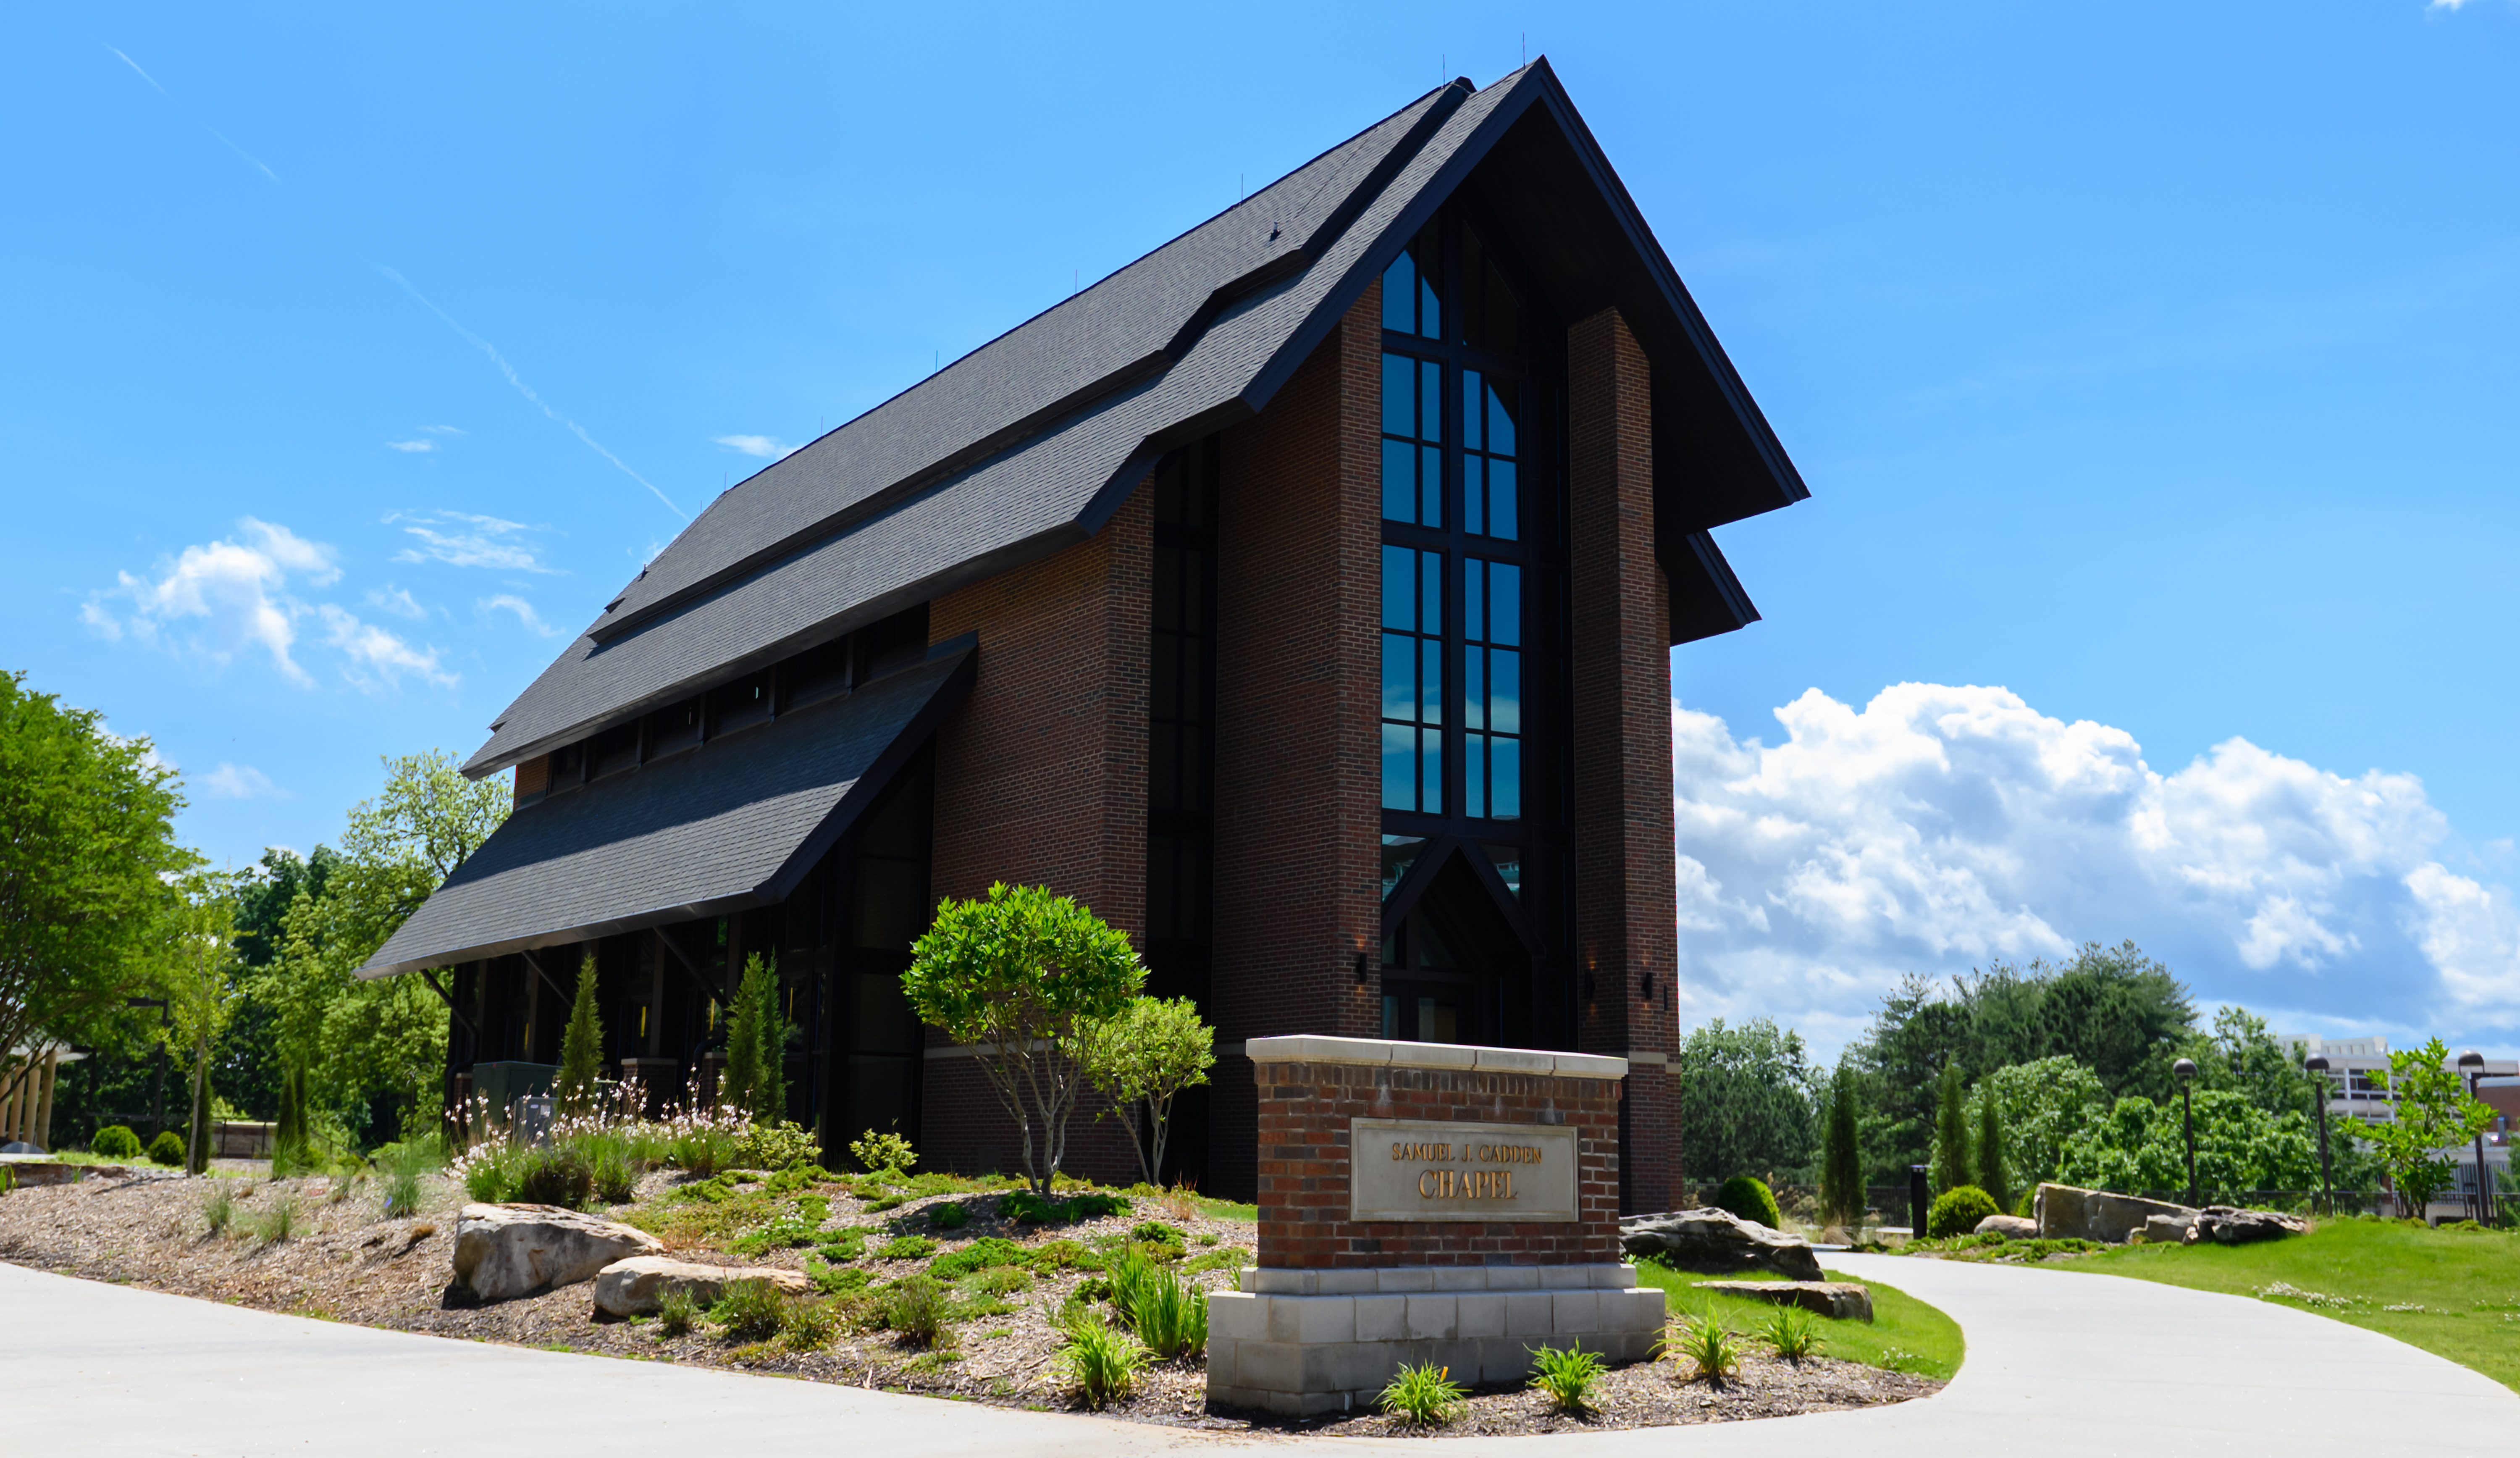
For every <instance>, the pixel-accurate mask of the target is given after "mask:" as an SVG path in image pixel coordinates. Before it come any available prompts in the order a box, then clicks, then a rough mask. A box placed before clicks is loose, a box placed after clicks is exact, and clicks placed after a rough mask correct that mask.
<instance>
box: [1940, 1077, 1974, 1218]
mask: <svg viewBox="0 0 2520 1458" xmlns="http://www.w3.org/2000/svg"><path fill="white" fill-rule="evenodd" d="M1966 1093H1967V1090H1966V1089H1965V1088H1964V1087H1963V1085H1962V1079H1961V1074H1960V1066H1959V1065H1958V1064H1957V1063H1947V1064H1945V1065H1943V1076H1942V1081H1941V1083H1940V1084H1939V1085H1938V1087H1937V1093H1936V1103H1935V1109H1934V1188H1935V1189H1937V1190H1957V1189H1958V1188H1959V1187H1960V1186H1962V1185H1967V1184H1974V1183H1976V1181H1974V1180H1972V1179H1970V1178H1969V1159H1968V1120H1967V1119H1966V1118H1965V1117H1964V1116H1963V1115H1962V1112H1961V1106H1962V1100H1963V1099H1964V1097H1965V1096H1966Z"/></svg>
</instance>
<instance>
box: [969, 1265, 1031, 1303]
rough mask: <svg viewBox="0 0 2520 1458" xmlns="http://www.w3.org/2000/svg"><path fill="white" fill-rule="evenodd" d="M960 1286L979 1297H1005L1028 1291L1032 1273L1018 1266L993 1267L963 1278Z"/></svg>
mask: <svg viewBox="0 0 2520 1458" xmlns="http://www.w3.org/2000/svg"><path fill="white" fill-rule="evenodd" d="M961 1284H962V1287H963V1289H964V1290H965V1291H968V1292H973V1293H975V1294H977V1295H980V1296H1006V1295H1008V1294H1010V1293H1012V1292H1017V1291H1030V1290H1031V1289H1032V1272H1030V1271H1027V1270H1025V1269H1024V1268H1023V1267H1022V1266H1019V1265H993V1266H990V1267H988V1268H986V1269H985V1270H978V1271H974V1272H972V1273H971V1274H970V1275H968V1276H966V1277H964V1278H963V1280H962V1283H961Z"/></svg>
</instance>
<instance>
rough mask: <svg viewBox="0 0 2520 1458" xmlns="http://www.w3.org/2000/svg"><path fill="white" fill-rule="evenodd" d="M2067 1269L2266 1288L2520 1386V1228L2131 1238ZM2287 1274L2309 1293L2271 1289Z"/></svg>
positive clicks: (2256, 1290) (2336, 1227)
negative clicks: (2227, 1241)
mask: <svg viewBox="0 0 2520 1458" xmlns="http://www.w3.org/2000/svg"><path fill="white" fill-rule="evenodd" d="M2056 1269H2058V1270H2069V1271H2095V1272H2101V1273H2105V1274H2108V1275H2112V1276H2133V1277H2136V1278H2137V1279H2138V1280H2144V1281H2159V1282H2162V1283H2163V1284H2165V1285H2169V1286H2185V1287H2190V1288H2192V1289H2194V1290H2198V1291H2221V1292H2228V1293H2230V1294H2231V1295H2234V1296H2259V1297H2260V1298H2261V1299H2270V1300H2275V1301H2279V1302H2281V1303H2282V1304H2284V1305H2288V1306H2292V1307H2294V1308H2296V1309H2299V1310H2304V1311H2316V1312H2318V1314H2319V1315H2321V1316H2327V1317H2332V1318H2334V1319H2336V1320H2338V1321H2343V1322H2350V1323H2352V1324H2353V1325H2355V1326H2359V1327H2367V1328H2368V1329H2370V1330H2372V1331H2375V1332H2381V1333H2384V1334H2386V1335H2388V1336H2392V1337H2395V1338H2397V1339H2398V1340H2399V1341H2401V1342H2404V1343H2407V1344H2409V1345H2413V1346H2420V1347H2422V1348H2423V1349H2424V1350H2426V1351H2429V1352H2434V1353H2436V1354H2438V1355H2441V1356H2446V1357H2448V1358H2450V1359H2451V1360H2452V1361H2453V1362H2457V1363H2459V1364H2460V1365H2462V1366H2466V1367H2472V1368H2474V1369H2476V1370H2477V1371H2479V1372H2482V1373H2484V1374H2485V1375H2486V1376H2488V1377H2491V1378H2493V1379H2494V1380H2495V1381H2496V1382H2498V1383H2501V1384H2502V1385H2503V1386H2504V1387H2508V1388H2515V1389H2520V1238H2516V1237H2513V1236H2510V1235H2505V1234H2502V1233H2500V1232H2498V1231H2490V1230H2484V1231H2459V1230H2426V1229H2423V1228H2421V1227H2419V1226H2415V1225H2410V1224H2405V1223H2401V1222H2398V1221H2383V1220H2360V1219H2345V1220H2327V1221H2321V1222H2320V1223H2319V1225H2318V1229H2316V1230H2314V1231H2312V1232H2311V1233H2310V1234H2308V1235H2304V1236H2297V1237H2295V1238H2293V1239H2290V1240H2280V1241H2269V1242H2267V1243H2265V1244H2263V1245H2254V1246H2214V1245H2195V1246H2126V1247H2121V1248H2118V1249H2115V1250H2111V1251H2108V1252H2105V1253H2101V1254H2098V1255H2090V1256H2082V1257H2078V1258H2075V1259H2071V1260H2060V1261H2058V1262H2056ZM2278 1282H2280V1283H2282V1285H2283V1286H2285V1287H2288V1288H2290V1290H2291V1292H2293V1293H2301V1294H2300V1295H2290V1294H2285V1293H2283V1292H2274V1291H2271V1288H2273V1287H2274V1286H2275V1285H2276V1284H2277V1283H2278ZM2391 1307H2398V1308H2401V1309H2397V1310H2392V1309H2390V1308H2391Z"/></svg>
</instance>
